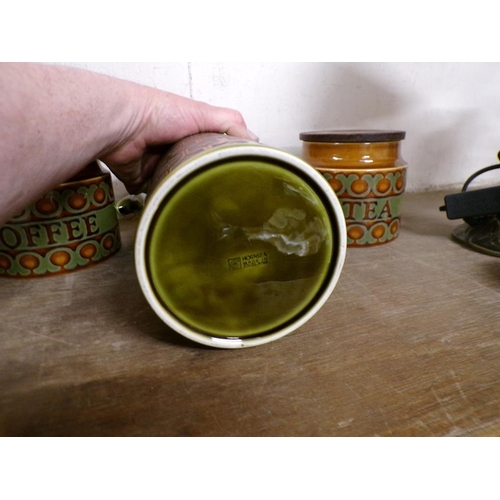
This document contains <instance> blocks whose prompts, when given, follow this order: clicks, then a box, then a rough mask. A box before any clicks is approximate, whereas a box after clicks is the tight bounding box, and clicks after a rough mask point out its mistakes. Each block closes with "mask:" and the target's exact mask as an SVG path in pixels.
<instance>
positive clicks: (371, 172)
mask: <svg viewBox="0 0 500 500" xmlns="http://www.w3.org/2000/svg"><path fill="white" fill-rule="evenodd" d="M405 136H406V132H404V131H401V130H322V131H311V132H302V133H301V134H300V139H301V140H302V158H303V159H304V160H305V161H306V162H307V163H309V164H310V165H312V166H313V167H315V168H316V169H317V170H318V171H319V172H321V173H322V174H323V176H324V177H325V178H326V179H327V181H328V182H329V184H330V186H331V187H332V189H333V190H334V191H335V193H336V195H337V197H338V198H339V200H340V203H341V205H342V210H343V213H344V217H345V221H346V227H347V245H348V246H349V247H367V246H373V245H380V244H384V243H389V242H391V241H393V240H394V239H395V238H397V236H398V234H399V229H400V224H401V210H402V198H403V194H404V190H405V185H406V170H407V163H406V162H405V160H404V159H403V157H402V156H401V141H402V140H403V139H404V138H405Z"/></svg>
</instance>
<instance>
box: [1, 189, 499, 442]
mask: <svg viewBox="0 0 500 500" xmlns="http://www.w3.org/2000/svg"><path fill="white" fill-rule="evenodd" d="M442 200H443V193H431V194H418V195H407V196H406V199H405V203H404V209H403V225H402V232H401V234H400V236H399V238H398V239H397V240H396V241H394V242H392V243H389V244H387V245H384V246H380V247H376V248H366V249H348V253H347V259H346V265H345V267H344V271H343V273H342V276H341V278H340V281H339V283H338V286H337V288H336V290H335V291H334V293H333V295H332V296H331V298H330V300H329V301H328V302H327V304H326V305H325V306H324V307H323V308H322V310H321V311H320V313H318V314H317V315H316V316H315V317H314V318H313V319H312V320H311V321H309V323H307V324H306V325H305V326H304V327H302V328H301V329H300V330H297V331H296V332H294V333H292V334H290V335H288V336H287V337H284V338H282V339H280V340H278V341H275V342H273V343H271V344H268V345H264V346H261V347H255V348H249V349H243V350H216V349H210V348H205V347H202V346H199V345H197V344H193V343H191V342H190V341H187V340H184V338H183V337H181V336H179V335H178V334H176V333H174V332H172V331H169V329H168V328H167V327H166V326H165V325H164V324H163V323H162V322H161V321H160V320H159V319H157V317H156V316H155V314H154V313H153V312H152V310H151V309H150V307H149V306H148V304H147V303H146V301H145V299H144V298H143V296H142V293H141V291H140V289H139V287H138V284H137V281H136V277H135V271H134V262H133V248H132V245H133V239H134V230H135V225H136V221H124V222H122V236H123V240H124V247H123V249H122V250H121V251H120V252H119V254H117V255H116V256H114V257H112V258H111V259H110V260H108V261H107V262H105V263H101V264H99V265H97V266H95V267H94V268H92V269H86V270H84V271H80V272H77V273H74V274H69V275H66V276H62V277H53V278H43V279H37V280H29V281H21V280H10V279H5V278H4V279H1V280H0V304H1V309H0V315H1V317H0V352H1V357H0V434H2V435H16V436H33V435H34V436H39V435H43V436H45V435H51V436H53V435H56V436H75V435H76V436H89V435H91V436H103V435H104V436H110V435H111V436H112V435H120V436H121V435H145V436H375V435H378V436H444V435H452V436H462V435H472V436H482V435H490V436H497V435H500V259H498V258H495V257H490V256H486V255H482V254H479V253H476V252H473V251H471V250H469V249H466V248H464V247H462V246H460V245H458V244H457V243H455V242H454V241H452V240H451V238H450V233H451V230H452V229H453V228H454V227H455V226H456V225H457V224H458V223H459V222H454V221H448V220H447V219H446V216H445V215H444V214H443V213H440V212H439V211H438V207H439V206H440V204H441V203H442Z"/></svg>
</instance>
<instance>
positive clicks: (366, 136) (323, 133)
mask: <svg viewBox="0 0 500 500" xmlns="http://www.w3.org/2000/svg"><path fill="white" fill-rule="evenodd" d="M405 136H406V132H404V131H403V130H314V131H311V132H301V134H300V140H302V141H306V142H394V141H401V140H403V139H404V138H405Z"/></svg>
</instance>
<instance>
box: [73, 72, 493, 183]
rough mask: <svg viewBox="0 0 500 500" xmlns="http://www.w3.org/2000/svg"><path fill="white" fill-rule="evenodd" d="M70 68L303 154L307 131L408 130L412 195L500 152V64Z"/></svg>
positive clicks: (489, 177) (461, 177)
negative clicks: (224, 112)
mask: <svg viewBox="0 0 500 500" xmlns="http://www.w3.org/2000/svg"><path fill="white" fill-rule="evenodd" d="M65 64H69V65H73V66H78V67H83V68H87V69H90V70H93V71H97V72H101V73H106V74H109V75H113V76H117V77H120V78H124V79H128V80H132V81H136V82H139V83H142V84H145V85H150V86H153V87H157V88H161V89H165V90H169V91H171V92H174V93H177V94H181V95H184V96H189V97H192V98H194V99H197V100H201V101H205V102H209V103H211V104H215V105H220V106H226V107H231V108H235V109H238V110H239V111H241V113H242V114H243V116H244V117H245V120H246V122H247V125H248V127H249V128H250V129H251V130H252V131H253V132H255V133H256V134H257V135H258V136H259V137H260V140H261V142H263V143H266V144H269V145H271V146H275V147H279V148H282V149H285V150H288V151H290V152H292V153H295V154H300V149H301V142H300V140H299V133H300V132H301V131H305V130H313V129H325V128H379V129H380V128H382V129H402V130H406V132H407V137H406V140H405V141H404V143H403V156H404V157H405V159H406V160H407V162H408V163H409V171H408V185H407V190H408V191H424V190H429V189H436V188H442V187H453V188H455V187H459V186H461V185H462V184H463V182H464V181H465V179H466V178H467V177H468V176H469V175H470V174H471V173H473V172H475V171H476V170H478V169H480V168H482V167H485V166H488V165H491V164H494V163H497V152H498V151H499V150H500V125H499V121H498V118H499V117H500V63H270V62H264V63H227V62H225V63H205V62H204V63H198V62H191V63H189V62H184V63H183V62H177V63H113V62H109V63H90V62H88V63H65ZM498 182H500V173H499V174H495V173H490V174H486V175H485V176H483V177H481V178H480V179H479V180H478V181H476V183H475V184H474V185H477V186H480V185H491V184H492V183H498Z"/></svg>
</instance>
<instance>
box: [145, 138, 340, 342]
mask: <svg viewBox="0 0 500 500" xmlns="http://www.w3.org/2000/svg"><path fill="white" fill-rule="evenodd" d="M248 156H254V157H262V158H263V159H264V160H265V159H268V160H269V159H274V160H278V161H279V162H282V163H284V164H285V165H287V166H288V167H290V170H291V171H292V172H293V171H296V172H298V173H300V174H302V176H303V177H305V178H306V179H307V180H308V181H310V183H311V185H312V186H313V187H314V188H316V189H317V190H318V191H319V192H321V194H322V195H323V196H322V197H323V202H324V203H328V208H329V209H330V210H331V213H332V214H333V216H334V219H335V220H333V221H332V228H333V230H334V233H335V240H334V252H333V254H334V256H335V262H333V266H332V267H333V271H332V273H331V275H330V277H329V281H328V283H326V284H325V286H324V288H323V290H322V292H321V293H320V295H319V296H318V297H317V298H316V300H315V302H314V303H313V304H312V305H311V306H310V307H309V308H308V309H307V310H306V311H305V312H304V314H302V315H300V316H298V317H297V318H296V319H295V320H294V321H293V322H291V323H288V324H287V325H286V326H284V327H283V328H282V329H279V330H277V331H274V332H271V333H264V334H262V335H261V336H255V337H250V338H245V337H241V338H240V337H235V338H220V337H214V336H213V335H211V334H206V333H202V332H199V331H197V330H195V329H192V328H190V327H189V326H188V325H186V324H185V323H183V322H181V321H180V320H179V319H178V318H177V317H176V316H175V315H174V314H172V313H171V312H170V311H168V310H167V309H166V308H165V307H164V305H163V304H162V303H161V302H160V301H159V300H158V298H157V296H156V293H155V291H154V288H153V286H152V284H151V282H150V280H149V273H148V266H147V262H146V259H147V246H148V245H147V241H148V237H147V236H148V232H149V228H150V226H151V223H152V221H153V220H154V218H155V216H156V212H157V210H158V209H159V208H160V207H161V205H162V203H163V200H164V199H165V198H166V197H167V196H168V195H169V193H170V192H171V191H172V190H173V189H175V188H176V186H177V185H178V184H179V183H181V182H182V181H183V180H184V179H186V178H187V177H189V176H190V175H192V174H193V173H195V172H196V171H197V170H199V169H202V168H205V167H207V166H209V165H211V164H213V163H216V162H220V161H221V160H226V159H230V160H236V159H238V158H239V157H248ZM346 247H347V235H346V226H345V219H344V214H343V211H342V207H341V205H340V202H339V201H338V199H337V196H336V195H335V193H334V192H333V190H332V189H331V187H330V185H329V184H328V182H327V181H326V179H325V178H324V177H323V176H322V175H321V174H320V173H319V172H317V171H316V170H315V169H314V168H313V167H311V166H310V165H309V164H307V163H306V162H304V161H303V160H301V159H300V158H298V157H296V156H294V155H292V154H290V153H286V152H284V151H281V150H277V149H274V148H271V147H269V146H261V145H256V146H254V145H248V144H241V145H239V144H237V145H232V146H230V147H222V148H219V149H217V148H216V149H214V150H212V151H209V152H205V153H203V154H201V155H198V156H195V157H193V158H191V159H189V160H188V161H187V162H186V163H184V164H182V165H181V166H180V167H178V168H176V169H175V170H173V171H172V172H171V173H170V174H168V175H167V176H166V177H165V179H164V180H163V181H162V182H160V184H159V185H158V186H157V187H156V189H155V190H154V191H153V192H152V193H151V195H149V197H148V200H147V203H146V205H145V207H144V210H143V213H142V215H141V219H140V222H139V226H138V229H137V235H136V240H135V266H136V273H137V277H138V280H139V284H140V286H141V289H142V292H143V294H144V296H145V298H146V300H147V301H148V303H149V304H150V306H151V307H152V309H153V310H154V311H155V313H156V314H157V315H158V317H159V318H160V319H161V320H162V321H163V322H164V323H166V324H167V325H168V326H169V327H170V328H172V329H173V330H175V331H176V332H177V333H180V334H181V335H183V336H184V337H186V338H188V339H190V340H193V341H194V342H197V343H199V344H204V345H207V346H210V347H218V348H226V349H227V348H231V349H232V348H242V347H252V346H257V345H262V344H266V343H268V342H271V341H274V340H277V339H279V338H281V337H284V336H285V335H287V334H289V333H291V332H292V331H294V330H296V329H298V328H299V327H301V326H302V325H303V324H304V323H306V322H307V321H308V320H309V319H311V318H312V317H313V316H314V315H315V314H316V313H317V312H318V311H319V309H321V307H322V306H323V305H324V303H325V302H326V301H327V299H328V298H329V297H330V295H331V294H332V292H333V290H334V288H335V285H336V284H337V281H338V279H339V277H340V273H341V271H342V268H343V265H344V260H345V253H346Z"/></svg>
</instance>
